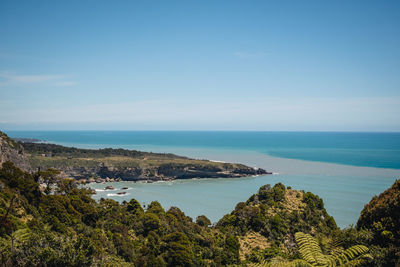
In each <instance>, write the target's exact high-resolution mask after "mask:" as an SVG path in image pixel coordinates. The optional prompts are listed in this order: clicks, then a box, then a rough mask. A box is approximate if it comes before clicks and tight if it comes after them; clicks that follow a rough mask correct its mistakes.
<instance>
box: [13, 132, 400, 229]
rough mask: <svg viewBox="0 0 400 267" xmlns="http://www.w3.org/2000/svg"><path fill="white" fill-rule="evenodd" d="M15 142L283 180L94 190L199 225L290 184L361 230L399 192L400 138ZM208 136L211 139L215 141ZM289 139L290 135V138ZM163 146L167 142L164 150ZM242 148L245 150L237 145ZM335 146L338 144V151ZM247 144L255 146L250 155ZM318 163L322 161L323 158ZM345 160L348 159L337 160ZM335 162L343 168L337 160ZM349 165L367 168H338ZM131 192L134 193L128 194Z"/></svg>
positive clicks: (135, 136)
mask: <svg viewBox="0 0 400 267" xmlns="http://www.w3.org/2000/svg"><path fill="white" fill-rule="evenodd" d="M9 134H10V135H11V136H13V137H33V138H39V139H44V140H48V141H53V142H55V143H59V144H63V145H68V146H76V147H85V148H102V147H114V148H117V147H122V148H127V149H138V150H144V151H153V152H171V153H176V154H179V155H185V156H189V157H193V158H200V159H210V160H217V161H227V162H240V163H244V164H247V165H249V166H253V167H261V168H264V169H266V170H268V171H273V172H274V173H275V174H274V175H266V176H257V177H246V178H233V179H226V178H223V179H194V180H177V181H172V182H156V183H134V182H119V183H111V185H113V186H114V187H115V188H116V190H113V191H109V190H107V191H105V190H103V189H104V187H105V186H106V185H104V184H90V186H91V187H92V188H95V189H97V194H96V195H94V196H93V197H94V198H95V199H99V198H101V197H104V198H106V197H108V198H112V199H115V200H118V201H123V200H126V201H129V200H130V199H131V198H135V199H137V200H138V201H139V202H140V203H142V204H143V205H147V204H149V203H150V202H151V201H153V200H157V201H159V202H160V203H161V204H162V205H163V207H164V208H166V209H168V208H169V207H171V206H177V207H179V208H180V209H181V210H183V211H184V212H185V214H187V215H189V216H191V217H193V218H195V217H197V216H198V215H201V214H204V215H206V216H207V217H209V218H210V219H211V221H213V222H216V221H218V220H219V219H220V218H221V217H222V216H223V215H224V214H227V213H229V212H231V211H232V209H233V208H234V207H235V205H236V204H237V203H238V202H240V201H246V200H247V199H248V198H249V197H250V196H251V195H252V194H254V193H256V192H257V190H258V188H259V187H260V186H262V185H264V184H272V185H273V184H275V183H277V182H282V183H284V184H285V185H286V186H291V187H293V188H295V189H300V190H305V191H311V192H313V193H315V194H318V195H319V196H320V197H321V198H323V200H324V203H325V207H326V209H327V211H328V213H329V214H331V215H332V216H334V218H335V220H336V222H337V224H338V225H339V226H340V227H346V226H348V225H350V224H355V223H356V222H357V218H358V217H359V215H360V212H361V210H362V208H363V206H364V205H365V204H366V203H368V202H369V200H370V199H371V198H372V197H373V196H374V195H377V194H379V193H381V192H383V191H384V190H385V189H387V188H388V187H389V186H391V185H392V184H393V182H394V181H395V180H396V178H400V169H399V165H400V163H399V162H397V159H398V158H399V154H400V153H399V151H400V150H399V140H400V138H399V136H400V135H398V134H397V135H396V134H393V135H385V134H383V135H379V134H378V135H372V136H370V135H368V134H366V135H367V136H365V135H364V134H357V135H356V136H353V135H350V136H344V137H343V136H340V135H339V136H336V135H332V134H331V136H330V138H333V137H335V138H336V139H332V140H334V141H329V140H331V139H329V138H328V139H327V137H326V136H324V134H323V133H322V134H317V135H316V134H315V133H310V136H308V137H309V138H310V139H312V138H315V137H318V138H319V140H320V141H319V143H318V142H317V143H315V140H312V141H310V148H309V149H307V146H306V145H305V144H306V140H307V135H306V136H304V134H302V135H300V137H301V138H300V137H298V136H297V135H296V133H293V134H294V137H293V138H294V139H296V138H297V139H299V138H300V139H299V141H298V142H297V143H293V144H290V145H289V146H285V145H283V144H286V143H285V142H283V141H281V144H280V146H279V145H277V146H276V147H275V148H273V147H271V145H269V146H267V145H265V144H266V141H264V139H263V138H267V139H268V138H269V137H268V134H267V135H266V136H264V137H260V136H259V135H258V134H257V135H252V134H251V133H250V134H249V135H246V134H242V135H240V136H239V137H238V136H237V135H233V137H232V138H231V139H229V138H228V137H229V134H227V133H224V134H223V136H222V137H221V136H219V135H218V133H215V135H216V136H214V135H211V136H210V137H209V138H210V139H211V141H210V144H208V145H206V144H204V142H205V141H204V140H203V139H201V138H200V137H199V136H202V135H201V132H196V135H195V136H194V137H193V136H192V137H193V138H194V140H191V142H192V143H190V142H189V141H188V138H189V137H190V136H191V135H193V133H191V132H188V133H185V132H183V133H182V132H179V134H178V136H176V137H175V138H173V139H171V137H169V138H166V137H165V135H169V134H170V133H168V132H159V133H154V132H151V134H149V136H150V137H148V136H147V135H146V134H145V132H139V133H138V132H128V133H126V132H12V133H9ZM207 134H208V135H210V133H207ZM287 134H288V133H284V135H287ZM275 135H276V134H275V133H274V135H273V138H277V137H276V136H275ZM321 135H322V136H321ZM129 136H130V137H131V138H129ZM143 136H144V137H143ZM182 136H183V137H185V138H186V139H185V138H183V137H182ZM188 136H189V137H188ZM145 137H146V138H145ZM180 137H182V138H183V139H182V142H179V138H180ZM255 137H257V138H259V140H261V141H260V143H261V144H264V146H261V148H260V147H257V148H255V146H254V143H257V140H250V141H247V139H246V138H248V139H251V138H253V139H254V138H255ZM289 137H290V135H289ZM289 137H287V136H286V137H285V138H289ZM196 138H197V139H196ZM199 138H200V139H199ZM213 138H214V139H213ZM357 138H359V139H361V140H364V141H362V142H361V141H360V140H358V141H354V142H355V143H356V147H351V143H352V140H353V139H357ZM363 138H364V139H363ZM160 139H161V140H164V141H163V142H161V143H160ZM189 139H190V138H189ZM225 139H227V140H225ZM218 140H220V141H221V142H222V145H218V144H219V143H218V142H217V141H218ZM288 140H292V139H290V138H289V139H288ZM321 140H322V141H321ZM234 142H235V143H234ZM237 142H239V144H240V145H237ZM299 142H300V143H301V144H303V145H302V147H301V148H299V145H298V143H299ZM332 142H333V143H334V144H336V147H335V146H334V144H332ZM326 143H329V145H326ZM370 143H372V144H370ZM228 144H231V145H228ZM246 144H248V146H247V147H246ZM278 144H279V142H278ZM343 147H345V148H343ZM274 149H275V151H279V150H280V149H281V151H280V152H279V153H280V154H279V153H269V154H272V155H277V154H279V155H280V156H286V157H290V158H301V155H302V153H303V154H304V155H303V158H304V159H310V157H312V158H311V159H312V160H313V161H306V160H300V159H290V158H283V157H282V158H281V157H276V156H271V155H269V154H267V152H268V150H270V151H272V150H274ZM265 151H267V152H265ZM282 151H283V152H282ZM285 151H286V152H285ZM302 151H303V152H302ZM371 151H378V152H379V153H378V152H376V153H375V154H374V155H370V154H371V153H373V152H371ZM285 153H287V154H285ZM318 155H320V156H319V157H318ZM338 157H340V158H339V159H336V158H338ZM331 158H334V159H335V160H330V159H331ZM316 160H319V161H327V162H318V161H316ZM329 161H330V162H329ZM343 161H345V162H348V164H353V165H359V166H351V165H344V164H336V163H337V162H340V163H342V162H343ZM332 162H334V163H332ZM363 165H365V166H391V167H392V169H389V168H375V167H362V166H363ZM107 185H110V184H107ZM125 186H126V187H129V189H128V190H121V188H122V187H125ZM121 191H125V192H126V194H125V195H118V194H116V193H117V192H121Z"/></svg>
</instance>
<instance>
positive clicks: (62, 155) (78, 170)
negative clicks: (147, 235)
mask: <svg viewBox="0 0 400 267" xmlns="http://www.w3.org/2000/svg"><path fill="white" fill-rule="evenodd" d="M0 138H2V139H4V140H7V141H8V142H9V143H10V144H11V145H12V146H13V147H18V151H19V153H20V155H19V156H21V155H23V156H24V157H23V158H25V159H26V161H27V164H23V166H24V167H25V169H26V168H28V170H29V171H31V172H34V171H37V170H38V169H41V170H45V169H49V168H54V169H58V170H60V171H61V174H62V175H63V176H65V177H71V178H74V179H76V180H80V181H81V182H82V183H86V182H95V181H119V180H123V181H162V180H174V179H190V178H235V177H245V176H253V175H264V174H271V173H270V172H267V171H265V170H263V169H259V168H252V167H249V166H245V165H243V164H237V163H224V162H214V161H209V160H198V159H191V158H187V157H182V156H177V155H174V154H163V153H152V152H141V151H136V150H126V149H112V148H104V149H80V148H74V147H65V146H61V145H56V144H48V143H33V142H15V141H14V140H12V139H11V138H9V137H7V136H6V135H5V134H2V135H1V136H0ZM19 158H21V157H19ZM26 166H28V167H26Z"/></svg>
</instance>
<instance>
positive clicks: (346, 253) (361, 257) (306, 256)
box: [250, 232, 372, 267]
mask: <svg viewBox="0 0 400 267" xmlns="http://www.w3.org/2000/svg"><path fill="white" fill-rule="evenodd" d="M295 238H296V242H297V244H298V245H299V252H300V255H301V257H302V259H297V260H293V261H286V260H283V259H275V260H274V259H273V260H272V261H270V262H267V261H263V262H261V263H257V264H252V265H250V266H254V267H261V266H269V267H305V266H308V267H310V266H311V267H314V266H318V267H324V266H327V267H328V266H342V267H353V266H359V265H361V264H363V263H364V262H365V260H367V259H372V256H371V255H370V254H368V251H369V249H368V248H367V247H366V246H363V245H355V246H352V247H350V248H348V249H343V248H342V247H336V246H332V248H331V252H330V254H323V253H322V249H321V247H320V246H319V244H318V241H317V240H316V239H315V238H314V237H312V236H311V235H309V234H304V233H302V232H298V233H296V234H295Z"/></svg>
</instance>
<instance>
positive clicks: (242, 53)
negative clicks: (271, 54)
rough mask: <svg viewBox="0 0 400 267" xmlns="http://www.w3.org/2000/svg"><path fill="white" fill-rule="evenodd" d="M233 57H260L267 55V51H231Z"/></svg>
mask: <svg viewBox="0 0 400 267" xmlns="http://www.w3.org/2000/svg"><path fill="white" fill-rule="evenodd" d="M233 55H234V56H235V57H238V58H243V59H260V58H264V57H266V56H268V54H267V53H264V52H256V53H250V52H243V51H237V52H235V53H233Z"/></svg>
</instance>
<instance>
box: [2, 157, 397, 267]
mask: <svg viewBox="0 0 400 267" xmlns="http://www.w3.org/2000/svg"><path fill="white" fill-rule="evenodd" d="M121 153H122V152H121ZM35 175H36V176H35ZM35 175H31V174H29V173H26V172H24V171H21V170H20V169H18V168H17V167H15V166H14V165H13V164H12V163H4V164H3V167H2V168H0V183H1V184H0V185H1V186H0V266H91V265H93V266H226V265H232V266H233V265H235V264H247V263H249V261H250V262H253V263H254V264H257V262H258V264H263V263H265V264H268V265H269V266H317V264H320V265H318V266H322V265H324V264H325V265H326V264H333V265H337V266H340V264H347V265H346V266H350V265H353V266H355V265H357V264H359V263H361V262H362V261H364V260H365V259H368V258H369V254H368V253H367V252H369V253H371V254H372V255H373V256H374V259H373V261H372V263H373V264H374V265H375V266H384V265H388V263H393V262H394V261H389V260H387V259H394V258H395V257H397V256H396V253H397V250H396V247H393V246H394V244H396V242H397V239H396V238H397V235H398V232H396V230H393V229H396V228H391V225H390V224H388V220H387V219H383V217H379V216H376V215H374V214H371V215H368V214H369V212H372V211H375V210H376V209H375V208H372V206H370V207H371V208H370V209H369V210H368V211H367V212H366V213H365V214H364V215H365V216H367V215H368V216H369V217H368V216H367V217H368V218H374V219H373V220H371V222H372V223H371V224H363V227H361V226H360V227H361V228H360V229H359V230H358V229H355V228H349V229H345V230H343V231H340V230H338V229H337V227H336V224H335V222H334V220H333V218H332V217H330V216H329V215H328V214H327V213H326V211H325V209H324V207H323V201H322V200H321V199H320V198H318V197H317V196H315V195H313V194H311V193H304V194H300V193H299V192H296V191H293V190H291V189H286V188H285V187H284V186H283V185H282V184H276V185H275V186H273V187H271V186H268V185H266V186H263V187H261V188H260V190H259V192H258V193H257V194H255V195H253V196H252V197H250V198H249V200H248V201H247V202H246V203H244V202H241V203H238V204H237V205H236V207H235V210H234V211H232V213H231V214H227V215H225V216H224V217H223V218H222V219H221V220H220V221H219V222H218V223H217V225H216V226H210V224H211V222H210V220H209V219H208V218H207V217H206V216H199V217H197V219H196V222H193V221H192V219H191V218H190V217H188V216H186V215H185V214H184V212H182V211H181V210H180V209H179V208H177V207H172V208H170V209H169V210H168V211H165V210H164V209H163V207H162V206H161V204H160V203H159V202H157V201H154V202H152V203H151V204H150V205H148V207H147V209H146V210H144V209H143V208H142V206H141V205H140V203H139V202H138V201H136V200H134V199H132V200H130V201H129V202H124V203H122V204H120V203H118V202H116V201H114V200H111V199H101V200H100V201H98V202H96V201H94V200H93V199H92V197H91V192H89V191H87V190H85V189H79V188H78V187H77V185H76V183H75V181H74V180H71V179H60V178H56V176H57V171H55V170H46V171H43V172H40V176H37V175H38V174H35ZM40 177H41V178H42V179H48V180H49V181H50V180H51V182H50V183H52V184H53V183H54V185H55V190H53V191H52V192H51V193H50V194H45V193H42V192H41V191H40V190H39V184H38V183H37V181H36V180H35V178H40ZM54 178H56V179H54ZM289 193H291V195H290V194H289ZM296 194H300V195H302V196H303V197H302V198H300V195H299V196H296ZM290 196H291V197H295V198H296V201H297V202H289V201H293V200H290ZM385 199H387V198H385ZM376 201H378V200H376ZM380 201H381V200H379V201H378V203H381V202H380ZM293 203H297V204H296V205H298V206H293V205H294V204H293ZM299 203H300V204H299ZM391 203H392V202H391ZM391 208H393V209H395V207H391ZM380 209H383V207H382V208H380ZM384 211H386V210H384ZM393 212H395V211H393ZM380 214H381V216H382V214H384V215H385V214H386V213H384V212H382V213H380ZM385 216H386V215H385ZM384 218H386V217H384ZM366 221H368V220H366ZM360 225H361V223H360ZM366 225H369V228H366V227H365V226H366ZM364 227H365V228H364ZM249 232H256V233H257V235H253V236H260V235H261V237H262V238H263V240H268V243H269V244H268V246H266V247H264V248H263V249H257V248H253V249H252V250H251V251H250V254H249V255H247V259H246V260H244V261H241V260H240V257H239V255H240V254H239V251H241V249H242V248H241V245H240V244H241V242H242V241H241V240H242V239H240V238H242V237H243V236H245V235H246V234H248V233H249ZM296 232H304V233H311V232H314V233H315V232H316V233H317V235H318V236H319V239H318V240H319V241H321V242H320V243H318V242H317V240H316V239H315V238H313V237H311V236H310V235H308V234H301V233H298V234H296V235H295V233H296ZM332 235H335V236H337V237H338V238H339V239H340V240H341V241H340V242H333V243H336V245H330V244H331V243H330V242H325V241H324V240H329V239H330V238H329V236H332ZM295 239H296V241H297V243H298V244H299V248H298V249H297V247H296V246H295V243H294V240H295ZM239 241H240V242H239ZM378 241H379V242H382V241H385V242H386V243H388V244H390V247H384V246H383V245H382V244H377V242H378ZM355 243H358V244H360V245H356V246H352V244H355ZM371 243H373V244H372V245H371V246H370V244H371ZM339 244H340V246H342V247H343V248H342V247H339V246H338V245H339ZM366 246H369V247H370V250H368V249H367V248H366ZM299 257H302V259H299ZM372 263H371V262H368V261H367V262H365V261H364V264H371V266H372Z"/></svg>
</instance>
